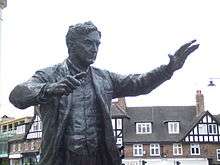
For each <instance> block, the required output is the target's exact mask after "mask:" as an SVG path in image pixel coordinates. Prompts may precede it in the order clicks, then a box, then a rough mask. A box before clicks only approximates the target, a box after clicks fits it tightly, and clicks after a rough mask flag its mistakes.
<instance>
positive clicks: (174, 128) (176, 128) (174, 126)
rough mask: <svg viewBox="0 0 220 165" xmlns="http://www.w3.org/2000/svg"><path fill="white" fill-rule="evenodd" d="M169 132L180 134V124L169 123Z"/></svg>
mask: <svg viewBox="0 0 220 165" xmlns="http://www.w3.org/2000/svg"><path fill="white" fill-rule="evenodd" d="M168 131H169V134H178V133H179V122H168Z"/></svg>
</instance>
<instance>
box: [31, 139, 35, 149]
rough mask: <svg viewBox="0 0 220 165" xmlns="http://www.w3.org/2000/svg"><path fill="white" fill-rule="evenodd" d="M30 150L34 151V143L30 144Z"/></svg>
mask: <svg viewBox="0 0 220 165" xmlns="http://www.w3.org/2000/svg"><path fill="white" fill-rule="evenodd" d="M31 150H34V141H33V142H31Z"/></svg>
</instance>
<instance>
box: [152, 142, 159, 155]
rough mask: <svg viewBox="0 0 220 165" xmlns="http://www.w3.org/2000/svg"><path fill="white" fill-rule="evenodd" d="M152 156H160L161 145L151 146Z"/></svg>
mask: <svg viewBox="0 0 220 165" xmlns="http://www.w3.org/2000/svg"><path fill="white" fill-rule="evenodd" d="M150 156H160V144H151V145H150Z"/></svg>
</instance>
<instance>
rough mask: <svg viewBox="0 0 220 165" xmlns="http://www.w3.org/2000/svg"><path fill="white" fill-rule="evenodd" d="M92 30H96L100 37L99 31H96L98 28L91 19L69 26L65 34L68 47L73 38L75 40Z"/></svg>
mask: <svg viewBox="0 0 220 165" xmlns="http://www.w3.org/2000/svg"><path fill="white" fill-rule="evenodd" d="M93 31H97V32H98V33H99V35H100V37H101V32H100V31H98V28H97V27H96V26H95V25H94V24H93V23H92V22H91V21H88V22H84V23H78V24H76V25H71V26H69V30H68V32H67V34H66V44H67V47H68V48H69V46H71V45H72V44H71V43H74V40H77V39H79V38H80V37H82V36H85V35H87V34H89V33H91V32H93Z"/></svg>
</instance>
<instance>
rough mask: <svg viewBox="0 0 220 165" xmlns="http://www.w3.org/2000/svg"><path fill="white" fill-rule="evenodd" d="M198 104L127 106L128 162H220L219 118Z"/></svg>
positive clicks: (192, 164)
mask: <svg viewBox="0 0 220 165" xmlns="http://www.w3.org/2000/svg"><path fill="white" fill-rule="evenodd" d="M196 101H197V102H196V103H197V104H196V106H155V107H130V108H129V107H128V108H127V115H128V116H129V117H130V119H127V120H125V121H124V123H123V125H124V129H123V134H124V137H125V138H124V141H123V144H124V147H125V153H124V154H125V159H124V160H123V163H124V164H126V165H143V164H147V165H151V164H152V165H157V164H158V165H159V164H163V165H179V164H184V165H198V164H200V165H214V164H220V120H219V118H218V116H214V115H212V114H210V113H209V112H208V111H205V110H204V99H203V95H202V94H201V91H197V95H196Z"/></svg>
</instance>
